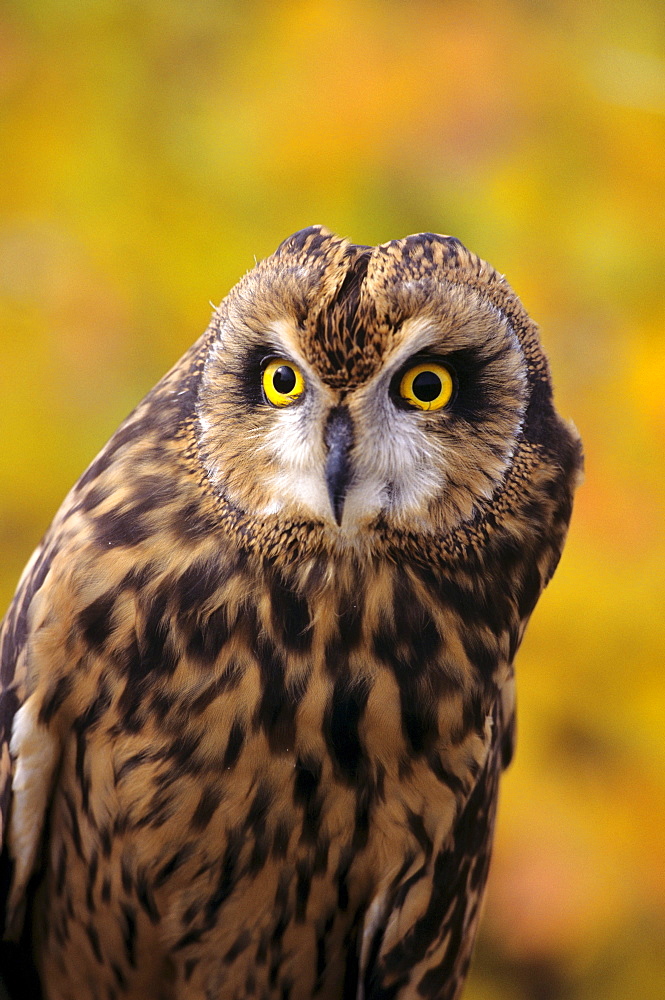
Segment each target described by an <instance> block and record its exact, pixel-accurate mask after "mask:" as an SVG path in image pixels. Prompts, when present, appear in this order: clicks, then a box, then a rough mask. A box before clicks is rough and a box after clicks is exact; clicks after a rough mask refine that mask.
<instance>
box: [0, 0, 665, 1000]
mask: <svg viewBox="0 0 665 1000" xmlns="http://www.w3.org/2000/svg"><path fill="white" fill-rule="evenodd" d="M0 102H1V104H0V116H1V117H0V205H1V213H0V340H1V348H2V350H1V354H0V417H1V421H2V428H1V431H0V531H1V539H0V541H1V547H2V556H1V565H0V604H1V605H2V608H4V607H5V606H6V604H7V603H8V602H9V600H10V597H11V594H12V591H13V587H14V585H15V582H16V579H17V577H18V574H19V571H20V569H21V567H22V565H23V563H24V562H25V560H26V559H27V557H28V555H29V554H30V552H31V550H32V548H33V547H34V545H35V544H36V543H37V541H38V539H39V537H40V535H41V534H42V532H43V530H44V529H45V528H46V526H47V524H48V522H49V521H50V519H51V517H52V515H53V513H54V511H55V509H56V507H57V505H58V503H59V502H60V500H61V499H62V497H63V495H64V494H65V492H66V490H67V489H68V487H69V486H70V485H71V484H72V482H73V481H74V480H75V479H76V478H77V476H78V475H79V474H80V472H81V471H82V470H83V469H84V467H85V466H86V465H87V463H88V462H89V461H90V460H91V459H92V457H93V456H94V455H95V453H96V452H97V451H98V449H99V448H100V447H101V445H102V444H103V443H104V441H105V440H106V438H107V437H108V436H109V434H110V433H111V432H112V431H113V430H114V428H115V427H116V425H117V424H118V422H119V421H120V420H121V419H122V418H123V417H124V416H125V414H126V413H127V412H128V411H129V410H130V409H131V407H132V406H133V405H134V403H135V402H137V401H138V399H140V397H141V396H142V395H143V394H144V392H145V391H147V390H148V389H149V388H150V386H151V385H152V384H153V383H154V382H155V381H156V379H157V378H158V377H159V376H160V375H161V374H162V373H163V372H164V371H165V370H166V369H167V367H169V366H170V365H171V363H172V362H173V361H174V360H175V359H176V358H177V357H178V356H179V355H180V354H181V353H182V351H183V350H184V349H185V348H186V347H187V346H188V345H189V344H190V342H192V341H193V340H194V338H195V337H196V336H197V335H198V334H199V332H200V331H201V330H202V329H203V328H204V327H205V326H206V324H207V322H208V316H209V312H210V306H209V303H210V302H211V301H212V302H215V303H216V302H218V301H219V300H220V299H221V298H222V297H223V296H224V294H225V293H226V291H227V290H228V289H229V287H230V286H231V285H232V284H233V283H234V282H235V281H236V280H237V279H238V278H239V277H240V276H241V275H242V274H243V272H244V271H246V270H247V269H248V268H250V267H251V266H252V264H253V262H254V259H255V257H256V258H260V257H262V256H264V255H266V254H268V253H270V252H271V251H272V250H273V249H274V247H275V246H276V245H277V243H278V242H279V241H280V240H281V239H282V238H283V237H285V236H286V235H288V234H289V233H291V232H293V231H294V230H297V229H299V228H301V227H303V226H305V225H308V224H310V223H312V222H322V223H325V224H326V225H328V226H329V227H330V228H332V229H334V230H336V231H337V232H339V233H341V234H343V235H347V236H350V237H351V238H352V239H354V240H355V241H357V242H364V243H375V242H381V241H384V240H388V239H391V238H394V237H398V236H404V235H406V234H408V233H412V232H418V231H421V230H434V231H437V232H443V233H451V234H453V235H456V236H458V237H459V238H461V239H462V241H463V242H464V243H466V244H467V245H468V246H469V247H470V248H472V249H473V250H475V251H476V252H477V253H479V254H480V255H481V256H483V257H486V258H487V259H488V260H490V261H491V262H492V263H493V264H494V266H495V267H496V268H497V269H498V270H500V271H501V272H503V273H505V274H506V275H507V276H508V278H509V280H510V282H511V283H512V284H513V286H514V287H515V288H516V290H517V291H518V293H519V294H520V296H521V297H522V299H523V301H524V303H525V305H526V306H527V308H528V309H529V311H530V312H531V313H532V315H533V316H534V317H535V318H536V319H537V320H538V322H539V323H540V325H541V327H542V331H543V338H544V341H545V344H546V346H547V349H548V351H549V354H550V357H551V362H552V368H553V372H554V377H555V384H556V390H557V398H558V404H559V408H560V410H561V411H562V412H563V413H564V414H565V415H567V416H569V417H571V418H572V419H573V420H574V421H575V423H576V424H577V426H578V427H579V429H580V431H581V433H582V436H583V438H584V442H585V446H586V455H587V474H586V482H585V484H584V486H583V487H582V489H581V490H580V492H579V494H578V501H577V507H576V510H575V515H574V518H573V525H572V530H571V533H570V537H569V542H568V546H567V549H566V551H565V554H564V557H563V560H562V562H561V565H560V567H559V570H558V573H557V575H556V577H555V579H554V581H553V583H552V585H551V586H550V588H549V589H548V591H547V592H546V594H545V596H544V597H543V599H542V601H541V603H540V605H539V606H538V609H537V611H536V613H535V615H534V618H533V621H532V623H531V627H530V630H529V632H528V633H527V638H526V641H525V642H524V645H523V647H522V650H521V652H520V654H519V662H518V667H519V703H520V720H519V722H520V724H519V741H518V752H517V758H516V761H515V763H514V764H513V766H512V768H511V769H510V771H509V772H508V774H507V775H506V778H505V781H504V784H503V792H502V800H501V808H500V817H499V824H498V831H497V843H496V851H495V859H494V866H493V869H492V874H491V880H490V886H489V894H488V899H487V905H486V911H485V919H484V923H483V928H482V933H481V937H480V941H479V945H478V949H477V954H476V958H475V961H474V966H473V971H472V975H471V979H470V982H469V985H468V988H467V991H466V998H467V1000H508V998H510V1000H599V998H603V1000H615V998H616V1000H624V998H626V997H631V998H637V1000H642V998H644V1000H647V998H648V1000H651V998H656V997H662V996H665V832H664V831H665V684H664V680H663V673H664V669H665V650H664V641H663V634H664V630H665V613H664V612H665V577H664V574H663V565H664V563H665V530H664V529H665V520H664V517H663V513H664V506H665V504H664V486H665V458H664V454H665V449H664V445H665V392H664V387H665V322H664V321H665V312H664V300H665V296H664V289H665V197H664V196H665V14H664V13H663V7H662V3H661V2H660V0H637V2H616V3H615V2H610V0H586V2H585V0H554V2H537V0H521V2H518V0H512V2H510V0H504V2H500V0H496V2H488V0H479V2H474V3H457V2H445V3H444V2H434V0H415V2H398V0H384V2H381V0H364V2H350V0H339V2H333V0H300V2H280V0H269V2H258V0H249V2H239V0H235V2H233V0H226V2H217V3H213V2H205V0H182V2H179V0H143V2H139V0H135V2H132V0H33V2H31V0H21V2H16V0H5V2H4V4H3V5H2V7H1V8H0Z"/></svg>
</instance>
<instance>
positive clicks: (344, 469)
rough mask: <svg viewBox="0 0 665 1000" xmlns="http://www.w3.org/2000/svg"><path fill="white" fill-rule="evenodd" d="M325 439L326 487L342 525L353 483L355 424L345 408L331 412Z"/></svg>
mask: <svg viewBox="0 0 665 1000" xmlns="http://www.w3.org/2000/svg"><path fill="white" fill-rule="evenodd" d="M323 439H324V442H325V445H326V448H327V449H328V457H327V459H326V486H327V487H328V496H329V497H330V506H331V507H332V509H333V513H334V515H335V520H336V521H337V524H338V525H340V524H341V523H342V514H343V512H344V500H345V498H346V491H347V490H348V488H349V483H350V482H351V462H350V458H349V452H350V451H351V446H352V445H353V423H352V421H351V415H350V413H349V411H348V410H347V408H346V407H345V406H336V407H334V409H332V410H331V411H330V414H329V416H328V422H327V424H326V429H325V432H324V438H323Z"/></svg>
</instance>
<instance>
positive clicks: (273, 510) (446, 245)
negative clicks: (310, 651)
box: [197, 227, 542, 544]
mask: <svg viewBox="0 0 665 1000" xmlns="http://www.w3.org/2000/svg"><path fill="white" fill-rule="evenodd" d="M451 252H453V253H454V254H456V255H458V256H459V255H460V254H461V253H462V252H463V253H464V254H467V253H468V252H467V251H465V250H464V249H463V248H462V247H461V245H460V244H458V243H457V241H454V240H447V239H446V238H444V237H434V236H429V235H425V236H419V237H409V238H408V239H406V240H401V241H394V242H392V243H387V244H384V245H382V246H379V247H376V248H367V247H357V246H354V245H352V244H349V243H347V242H346V241H344V240H341V239H339V238H337V237H335V236H332V235H331V234H329V233H327V232H326V231H325V230H322V229H320V228H318V227H314V228H312V229H309V230H305V231H304V232H303V233H300V234H296V235H295V236H294V237H291V239H290V240H287V241H286V242H285V243H284V244H282V246H281V247H280V248H278V250H277V252H276V253H275V254H274V255H273V256H272V257H270V258H268V259H267V260H265V261H263V262H262V263H261V264H260V265H258V267H257V268H255V269H254V271H252V272H250V273H249V275H247V276H246V277H245V279H244V280H243V281H242V282H241V283H240V284H239V285H238V286H236V288H235V289H234V290H233V291H232V292H231V293H230V295H229V296H228V298H227V299H226V300H225V302H224V303H222V306H221V307H220V309H219V310H218V312H217V314H216V316H215V320H214V333H213V336H212V338H211V341H210V347H209V352H208V356H207V360H206V364H205V371H204V377H203V379H202V382H201V389H200V392H199V400H198V406H197V414H198V420H199V442H200V445H199V447H200V461H201V463H202V465H203V467H204V469H205V473H206V475H207V476H208V478H209V480H210V481H211V483H212V484H213V486H214V488H215V490H216V491H217V493H218V494H220V495H221V496H223V498H224V499H225V501H226V502H227V503H228V504H230V505H232V506H233V507H235V508H236V509H238V510H239V511H241V512H242V513H243V514H244V515H250V516H251V517H252V518H257V519H275V520H276V521H277V522H284V523H293V522H303V521H307V522H310V523H311V522H315V523H317V524H318V525H320V526H321V528H322V529H324V531H325V532H326V533H327V534H329V535H330V536H332V537H334V538H335V539H336V540H337V542H348V543H349V544H353V543H354V540H357V539H358V538H359V537H361V536H363V537H366V536H367V534H368V532H369V533H371V531H372V529H373V528H376V527H377V526H379V525H382V526H384V527H385V526H388V527H389V528H391V529H395V530H401V529H403V528H405V527H407V526H408V527H409V528H410V529H415V530H417V531H418V532H420V533H423V532H424V533H427V532H431V533H436V534H438V535H440V534H441V533H442V532H443V533H445V532H449V531H451V530H453V529H454V528H455V526H456V525H458V524H460V523H462V522H464V521H468V520H469V519H470V518H471V517H473V515H474V512H475V511H476V510H477V509H478V507H479V506H480V505H482V504H484V503H487V502H489V501H490V500H491V499H492V497H493V496H494V494H495V493H496V491H497V490H498V489H500V487H501V484H502V482H503V480H504V478H505V476H506V472H507V469H508V468H509V466H510V463H511V460H512V458H513V455H514V454H515V451H516V449H517V448H518V447H519V445H520V441H521V437H522V432H523V422H524V416H525V411H526V407H527V403H528V396H529V384H528V382H529V380H528V373H529V367H530V364H531V366H532V367H533V361H531V362H530V361H529V360H528V359H527V357H526V354H525V349H524V346H523V345H522V343H521V342H520V339H519V338H518V335H517V333H516V332H515V329H514V324H513V323H512V322H511V317H510V316H509V314H508V310H506V309H502V308H501V304H502V303H501V302H500V301H499V302H497V301H493V298H492V296H491V295H488V294H487V290H486V287H485V286H486V283H487V282H486V278H484V276H483V278H484V280H483V284H482V286H481V287H477V286H478V284H479V282H477V281H476V282H474V273H473V272H472V271H470V272H469V273H468V274H467V273H465V272H464V271H461V270H460V268H459V266H458V265H456V267H451V266H450V260H449V257H450V253H451ZM470 256H471V255H469V257H470ZM473 261H475V262H477V263H478V264H481V262H479V261H477V258H473ZM482 266H483V267H486V266H487V265H482ZM488 270H490V271H491V269H488ZM491 273H492V274H493V275H494V274H495V273H494V272H491ZM475 277H476V278H477V275H475ZM495 278H496V281H497V284H498V286H499V288H500V289H501V290H502V291H504V292H505V289H506V288H507V286H505V283H503V284H501V281H502V279H499V278H498V276H496V275H495ZM510 294H511V299H510V301H511V303H512V302H516V301H517V300H515V299H514V296H512V293H510ZM498 298H499V299H500V296H499V297H498ZM520 308H521V307H520ZM538 360H542V355H540V356H539V358H538Z"/></svg>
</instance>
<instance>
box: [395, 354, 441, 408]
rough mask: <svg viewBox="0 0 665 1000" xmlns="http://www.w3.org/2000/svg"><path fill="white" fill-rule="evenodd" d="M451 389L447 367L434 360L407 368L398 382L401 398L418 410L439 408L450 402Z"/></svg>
mask: <svg viewBox="0 0 665 1000" xmlns="http://www.w3.org/2000/svg"><path fill="white" fill-rule="evenodd" d="M453 389H454V384H453V377H452V375H451V374H450V372H449V371H448V369H447V368H444V367H443V365H438V364H436V362H434V361H427V362H425V363H424V364H421V365H414V366H413V368H409V369H408V371H406V372H404V375H403V376H402V380H401V382H400V384H399V394H400V396H401V397H402V399H405V400H406V401H407V403H409V404H410V405H411V406H415V407H416V408H417V409H419V410H440V409H441V407H442V406H445V405H446V403H449V402H450V399H451V397H452V394H453Z"/></svg>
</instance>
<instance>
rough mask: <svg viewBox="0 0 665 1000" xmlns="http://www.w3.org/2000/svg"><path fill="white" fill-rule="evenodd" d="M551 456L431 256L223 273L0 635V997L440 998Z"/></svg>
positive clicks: (318, 258) (504, 366)
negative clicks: (1, 881)
mask: <svg viewBox="0 0 665 1000" xmlns="http://www.w3.org/2000/svg"><path fill="white" fill-rule="evenodd" d="M437 392H438V395H436V393H437ZM441 400H443V402H441ZM580 464H581V459H580V449H579V443H578V441H577V438H576V436H575V435H574V433H573V432H572V431H571V430H570V429H569V428H568V427H567V426H566V425H565V424H563V423H562V422H561V420H560V419H559V418H558V416H557V415H556V413H555V411H554V409H553V407H552V402H551V389H550V383H549V374H548V369H547V364H546V361H545V359H544V356H543V354H542V351H541V349H540V347H539V344H538V340H537V335H536V331H535V327H534V326H533V324H532V323H531V321H530V320H529V319H528V317H527V316H526V314H525V313H524V310H523V308H522V307H521V305H520V303H519V301H518V300H517V299H516V297H515V296H514V294H513V293H512V292H511V290H510V289H509V287H508V286H507V284H506V283H505V281H504V280H503V279H501V278H500V277H499V276H498V275H497V274H496V273H495V272H494V271H492V269H491V268H489V267H488V265H486V264H484V263H483V262H482V261H480V260H478V258H475V257H474V256H473V255H472V254H470V253H469V252H468V251H467V250H465V248H463V247H462V246H461V244H459V243H458V242H457V241H455V240H451V239H449V238H445V237H437V236H432V235H430V234H425V235H421V236H418V237H409V238H408V239H406V240H401V241H394V242H392V243H389V244H384V245H383V246H381V247H377V248H367V247H358V246H354V245H353V244H349V243H348V242H347V241H344V240H341V239H339V238H337V237H335V236H333V235H332V234H330V233H328V232H327V231H326V230H323V229H321V228H319V227H313V228H311V229H308V230H304V231H303V232H302V233H298V234H296V235H295V236H293V237H291V238H290V239H289V240H287V241H285V243H284V244H282V246H281V247H280V248H279V249H278V251H277V252H276V254H275V255H273V257H271V258H268V259H267V260H266V261H263V262H262V263H261V264H259V265H258V266H257V268H255V269H254V271H252V272H250V273H249V274H248V275H247V276H246V277H245V278H244V279H243V281H242V282H241V283H240V285H238V286H237V287H236V289H234V290H233V292H232V293H230V295H229V296H228V298H227V299H226V300H225V302H224V303H223V304H222V306H221V307H220V309H219V310H218V311H217V312H216V313H215V316H214V317H213V321H212V323H211V326H210V328H209V330H208V331H207V332H206V334H204V336H203V337H202V338H201V339H200V340H199V341H198V342H197V343H196V344H195V345H194V346H193V348H192V349H191V350H190V351H189V352H188V353H187V354H186V355H185V356H184V358H183V359H182V360H181V361H180V362H179V363H178V364H177V365H176V367H175V368H174V369H173V370H172V371H171V372H170V373H169V374H168V375H167V376H166V377H165V378H164V379H163V380H162V382H161V383H159V384H158V386H157V387H156V388H155V389H154V390H153V391H152V392H151V393H150V394H149V395H148V397H146V399H145V400H144V401H143V403H141V404H140V405H139V407H137V409H136V410H135V411H134V413H133V414H132V415H131V416H130V417H129V418H128V420H127V421H126V422H125V423H124V424H123V425H122V427H121V428H120V429H119V430H118V432H117V433H116V434H115V435H114V437H113V438H112V439H111V441H110V442H109V444H108V445H107V446H106V448H105V449H104V450H103V451H102V453H101V454H100V456H99V457H98V458H97V459H96V460H95V462H94V463H93V464H92V466H91V467H90V468H89V469H88V470H87V472H86V473H84V475H83V476H82V477H81V479H80V480H79V482H78V483H77V485H76V486H75V487H74V488H73V490H72V491H71V492H70V494H69V496H68V497H67V499H66V500H65V502H64V504H63V506H62V508H61V510H60V511H59V513H58V515H57V516H56V519H55V520H54V522H53V525H52V526H51V529H50V530H49V532H48V533H47V535H46V537H45V539H44V541H43V543H42V545H41V547H40V549H39V550H38V551H37V553H36V554H35V556H34V557H33V560H32V561H31V563H30V564H29V566H28V567H27V569H26V571H25V573H24V576H23V578H22V580H21V583H20V584H19V589H18V591H17V595H16V597H15V599H14V603H13V604H12V606H11V607H10V610H9V612H8V614H7V617H6V619H5V622H4V625H3V632H2V683H3V696H2V702H1V703H0V712H1V714H0V722H1V723H2V726H3V731H2V732H3V750H2V756H1V757H0V766H1V770H0V775H1V776H2V779H3V787H2V795H3V798H2V801H1V803H0V806H1V807H2V815H3V836H4V841H5V851H4V855H3V864H4V865H5V871H6V876H5V883H6V887H7V891H6V925H5V929H6V935H7V936H8V937H9V938H10V939H12V938H13V939H14V940H15V941H17V942H18V943H16V944H8V945H5V946H4V947H5V952H4V954H3V957H2V961H3V967H2V973H3V975H4V976H5V978H6V979H7V982H8V984H9V986H10V988H13V989H14V990H15V995H16V996H24V995H26V993H25V986H23V987H22V986H21V984H20V974H21V973H20V971H17V965H18V964H19V960H20V962H24V960H25V956H26V955H29V956H30V962H31V963H34V967H35V969H36V970H37V974H38V976H39V977H40V980H41V988H42V990H43V992H44V996H45V997H47V998H49V1000H51V998H52V1000H64V998H67V997H76V998H77V1000H79V998H80V1000H88V998H90V1000H92V998H97V997H100V998H104V1000H106V998H121V997H125V998H138V997H141V998H142V1000H144V998H153V997H154V998H164V1000H171V998H173V1000H176V998H183V1000H184V998H187V1000H189V998H192V1000H199V998H200V1000H204V998H205V1000H208V998H211V1000H212V998H215V1000H216V998H219V1000H226V998H229V1000H235V998H244V997H254V996H255V997H259V998H273V997H275V998H278V997H279V998H289V1000H301V998H307V997H321V998H322V1000H338V998H366V1000H369V998H375V1000H379V998H382V1000H383V998H388V997H394V998H400V997H401V998H406V997H412V996H414V997H415V996H419V997H425V998H427V997H432V998H434V997H437V998H446V1000H453V998H454V997H457V996H458V995H459V992H460V990H461V987H462V984H463V980H464V976H465V973H466V970H467V967H468V962H469V959H470V955H471V950H472V946H473V939H474V934H475V929H476V924H477V919H478V914H479V906H480V902H481V898H482V892H483V888H484V884H485V879H486V875H487V869H488V864H489V855H490V847H491V835H492V826H493V820H494V812H495V806H496V794H497V786H498V780H499V774H500V771H501V768H502V766H503V765H504V764H505V763H506V762H507V760H508V759H509V757H510V753H511V748H512V733H513V717H514V691H513V667H512V664H513V658H514V655H515V651H516V649H517V647H518V645H519V642H520V640H521V637H522V634H523V630H524V627H525V625H526V622H527V620H528V617H529V615H530V613H531V611H532V609H533V607H534V605H535V603H536V600H537V598H538V596H539V594H540V592H541V590H542V588H543V586H544V585H545V583H546V582H547V580H548V579H549V577H550V576H551V574H552V572H553V570H554V568H555V566H556V562H557V561H558V558H559V555H560V552H561V548H562V545H563V541H564V538H565V533H566V529H567V525H568V520H569V517H570V511H571V503H572V490H573V486H574V484H575V482H576V479H577V476H578V473H579V469H580ZM17 955H18V956H19V958H17ZM17 983H18V985H16V984H17ZM21 990H23V992H22V991H21Z"/></svg>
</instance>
